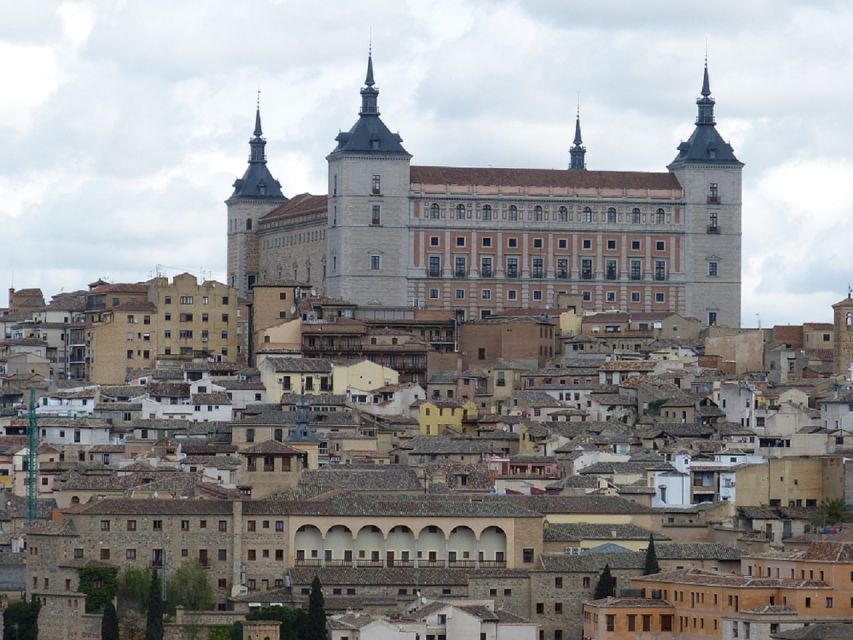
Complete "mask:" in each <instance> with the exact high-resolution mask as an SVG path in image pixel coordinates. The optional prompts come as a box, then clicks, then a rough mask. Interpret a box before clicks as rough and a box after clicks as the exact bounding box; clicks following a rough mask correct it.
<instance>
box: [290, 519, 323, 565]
mask: <svg viewBox="0 0 853 640" xmlns="http://www.w3.org/2000/svg"><path fill="white" fill-rule="evenodd" d="M293 546H294V548H295V550H296V566H297V567H319V566H320V557H321V555H322V551H323V536H322V534H321V533H320V530H319V529H318V528H317V527H315V526H314V525H311V524H303V525H302V526H301V527H299V528H298V529H297V530H296V535H295V536H294V539H293Z"/></svg>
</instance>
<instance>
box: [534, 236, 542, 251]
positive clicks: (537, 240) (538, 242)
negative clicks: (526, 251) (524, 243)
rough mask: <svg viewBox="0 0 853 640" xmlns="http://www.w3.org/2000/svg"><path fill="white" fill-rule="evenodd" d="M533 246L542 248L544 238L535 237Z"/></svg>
mask: <svg viewBox="0 0 853 640" xmlns="http://www.w3.org/2000/svg"><path fill="white" fill-rule="evenodd" d="M533 248H534V249H541V248H542V238H533Z"/></svg>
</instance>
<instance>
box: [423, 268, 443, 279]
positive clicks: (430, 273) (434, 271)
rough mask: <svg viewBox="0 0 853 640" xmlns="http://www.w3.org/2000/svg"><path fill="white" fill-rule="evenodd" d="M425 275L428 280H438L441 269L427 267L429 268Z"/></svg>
mask: <svg viewBox="0 0 853 640" xmlns="http://www.w3.org/2000/svg"><path fill="white" fill-rule="evenodd" d="M426 274H427V276H429V277H430V278H440V277H441V269H440V268H433V267H429V268H428V269H427V270H426Z"/></svg>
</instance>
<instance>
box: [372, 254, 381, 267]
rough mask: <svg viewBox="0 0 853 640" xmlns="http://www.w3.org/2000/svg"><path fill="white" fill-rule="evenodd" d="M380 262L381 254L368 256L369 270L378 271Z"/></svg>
mask: <svg viewBox="0 0 853 640" xmlns="http://www.w3.org/2000/svg"><path fill="white" fill-rule="evenodd" d="M381 264H382V261H381V256H377V255H373V256H370V270H371V271H379V268H380V266H381Z"/></svg>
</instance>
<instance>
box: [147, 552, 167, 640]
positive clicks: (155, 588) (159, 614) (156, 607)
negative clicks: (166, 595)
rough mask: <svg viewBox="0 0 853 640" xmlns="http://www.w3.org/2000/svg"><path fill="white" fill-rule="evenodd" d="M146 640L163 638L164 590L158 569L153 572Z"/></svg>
mask: <svg viewBox="0 0 853 640" xmlns="http://www.w3.org/2000/svg"><path fill="white" fill-rule="evenodd" d="M145 640H163V591H162V588H161V586H160V575H159V574H158V573H157V569H154V571H152V572H151V589H150V590H149V592H148V618H147V620H146V623H145Z"/></svg>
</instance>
